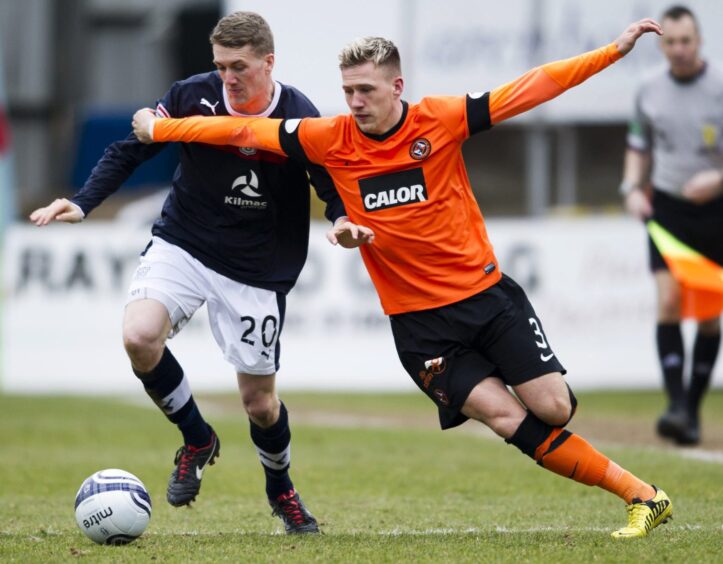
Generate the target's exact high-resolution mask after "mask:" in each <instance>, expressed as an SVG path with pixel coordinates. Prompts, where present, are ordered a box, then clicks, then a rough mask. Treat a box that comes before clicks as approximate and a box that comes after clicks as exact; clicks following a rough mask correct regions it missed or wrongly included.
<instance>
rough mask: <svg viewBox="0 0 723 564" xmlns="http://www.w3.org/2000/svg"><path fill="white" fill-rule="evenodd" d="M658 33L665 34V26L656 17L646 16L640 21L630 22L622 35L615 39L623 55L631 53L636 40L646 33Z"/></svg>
mask: <svg viewBox="0 0 723 564" xmlns="http://www.w3.org/2000/svg"><path fill="white" fill-rule="evenodd" d="M651 32H652V33H657V34H658V35H663V28H662V27H660V24H659V23H658V22H656V21H655V20H654V19H651V18H645V19H643V20H640V21H639V22H635V23H633V24H630V25H629V26H628V27H627V29H626V30H625V31H623V32H622V34H621V35H620V37H618V38H617V39H616V40H615V45H616V46H617V48H618V51H620V52H621V53H622V54H623V55H625V54H627V53H629V52H630V51H631V50H632V48H633V47H634V46H635V42H636V41H637V40H638V39H640V37H641V36H642V35H643V34H645V33H651Z"/></svg>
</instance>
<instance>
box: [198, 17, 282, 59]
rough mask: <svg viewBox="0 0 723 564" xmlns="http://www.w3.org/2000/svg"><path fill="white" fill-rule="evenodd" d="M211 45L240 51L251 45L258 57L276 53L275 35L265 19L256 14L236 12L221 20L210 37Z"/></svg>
mask: <svg viewBox="0 0 723 564" xmlns="http://www.w3.org/2000/svg"><path fill="white" fill-rule="evenodd" d="M209 41H210V42H211V45H221V46H222V47H228V48H230V49H240V48H243V47H246V45H251V48H252V49H253V52H254V53H255V54H256V55H257V56H263V55H268V54H269V53H273V52H274V35H273V34H272V33H271V28H270V27H269V24H268V23H267V22H266V20H265V19H264V18H262V17H261V16H260V15H258V14H257V13H255V12H234V13H233V14H229V15H228V16H224V17H223V18H221V19H220V20H219V21H218V23H217V24H216V27H214V28H213V31H212V32H211V35H210V37H209Z"/></svg>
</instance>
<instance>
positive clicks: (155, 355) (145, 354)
mask: <svg viewBox="0 0 723 564" xmlns="http://www.w3.org/2000/svg"><path fill="white" fill-rule="evenodd" d="M164 344H165V343H164V339H163V338H162V337H161V335H160V334H159V333H158V332H157V331H155V330H153V329H152V328H151V327H149V326H145V325H143V324H139V323H125V324H124V325H123V346H124V347H125V350H126V352H127V353H128V356H129V357H130V359H131V362H132V363H133V365H134V367H135V368H137V369H139V370H142V371H150V370H152V369H153V367H154V366H155V364H156V363H157V362H158V360H159V359H160V356H161V354H162V353H163V347H164Z"/></svg>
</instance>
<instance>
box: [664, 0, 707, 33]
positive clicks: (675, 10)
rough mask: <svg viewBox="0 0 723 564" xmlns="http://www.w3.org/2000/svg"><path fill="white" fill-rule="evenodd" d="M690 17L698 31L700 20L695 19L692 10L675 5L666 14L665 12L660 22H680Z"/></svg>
mask: <svg viewBox="0 0 723 564" xmlns="http://www.w3.org/2000/svg"><path fill="white" fill-rule="evenodd" d="M686 16H687V17H689V18H690V19H691V20H693V24H694V25H695V29H696V30H697V29H698V19H697V18H696V17H695V15H694V14H693V12H692V11H691V10H690V8H688V7H686V6H682V5H675V6H671V7H670V8H668V9H667V10H665V12H663V15H662V17H661V18H660V21H661V22H662V21H663V20H673V21H678V20H680V19H682V18H684V17H686Z"/></svg>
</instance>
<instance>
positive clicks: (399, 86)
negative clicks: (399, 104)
mask: <svg viewBox="0 0 723 564" xmlns="http://www.w3.org/2000/svg"><path fill="white" fill-rule="evenodd" d="M392 92H393V93H394V95H395V96H401V95H402V92H404V79H403V78H402V77H401V76H397V77H396V78H394V80H393V81H392Z"/></svg>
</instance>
